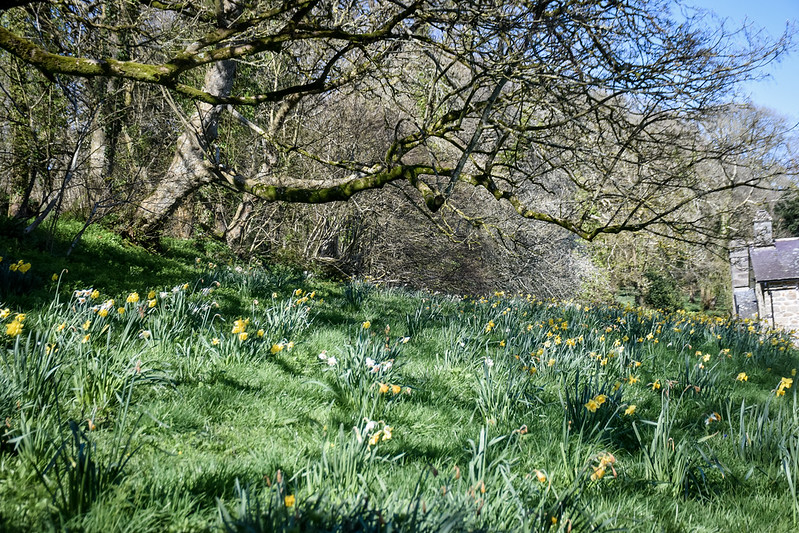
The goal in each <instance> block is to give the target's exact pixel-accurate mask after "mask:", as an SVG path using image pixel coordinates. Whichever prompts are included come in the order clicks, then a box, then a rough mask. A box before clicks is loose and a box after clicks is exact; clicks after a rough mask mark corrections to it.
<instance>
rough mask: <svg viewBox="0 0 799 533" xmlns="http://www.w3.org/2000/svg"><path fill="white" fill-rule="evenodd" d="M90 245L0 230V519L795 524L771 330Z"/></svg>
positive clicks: (88, 527)
mask: <svg viewBox="0 0 799 533" xmlns="http://www.w3.org/2000/svg"><path fill="white" fill-rule="evenodd" d="M85 243H86V245H85V246H84V247H82V248H81V249H79V250H78V251H77V252H76V253H75V254H74V255H73V256H70V258H69V259H66V258H60V259H59V258H57V257H55V256H50V255H48V254H47V253H45V252H43V251H37V247H36V246H29V245H26V247H20V246H19V245H17V244H15V243H14V242H13V241H5V242H4V243H3V246H4V247H5V250H6V252H5V255H4V257H3V260H2V262H0V271H1V272H2V289H3V291H4V296H3V300H4V301H5V302H6V304H5V305H2V306H0V308H2V312H0V316H2V326H3V327H2V329H0V342H2V343H3V345H4V348H3V350H2V352H0V419H1V420H3V421H4V428H3V433H2V437H0V530H3V531H6V530H8V531H30V530H44V529H47V528H48V527H55V528H56V529H69V530H70V531H100V530H102V531H105V532H110V531H167V530H168V531H219V530H228V531H300V530H301V531H397V530H400V531H431V532H432V531H444V530H452V531H462V530H468V531H506V530H513V531H542V530H552V531H557V530H563V531H587V530H611V529H616V528H626V529H629V530H631V531H722V530H739V531H743V530H759V529H762V527H763V524H769V526H768V527H769V529H770V530H773V531H793V530H795V529H796V527H797V511H799V499H797V493H796V482H797V480H798V479H799V419H798V418H797V405H796V401H797V397H796V387H793V379H794V376H795V373H796V368H797V367H799V361H797V353H796V351H795V349H794V347H793V345H792V344H791V341H790V339H789V337H787V336H786V335H785V334H783V333H781V332H778V331H768V330H765V329H763V328H761V327H760V325H758V324H756V323H750V322H738V321H731V320H727V319H723V318H706V317H703V316H701V315H689V314H686V313H684V312H678V313H673V314H663V313H660V312H656V311H645V310H641V309H634V308H622V307H619V306H608V305H600V304H596V305H583V304H578V303H570V302H556V301H547V302H544V301H539V300H537V299H535V298H533V297H531V296H529V295H526V294H517V295H510V294H504V293H501V292H498V293H495V294H490V295H484V296H454V295H444V294H432V293H425V292H417V291H410V290H406V289H402V288H391V287H380V286H375V285H373V284H370V283H369V282H366V281H362V280H360V281H359V280H353V281H351V282H349V283H345V284H340V283H333V282H330V281H326V280H324V279H320V278H318V277H316V276H314V275H308V274H304V273H301V272H296V271H293V270H291V269H289V268H287V267H279V266H266V267H264V266H257V265H251V266H246V265H235V264H233V263H231V264H227V263H226V261H225V258H226V257H232V256H230V255H228V254H226V253H225V251H224V250H223V249H207V248H204V246H205V245H202V244H199V243H196V242H188V241H172V242H169V243H167V244H166V249H165V250H163V251H162V253H163V254H164V255H163V256H158V255H153V254H148V253H147V252H145V251H144V250H142V249H140V248H136V247H132V246H129V245H126V244H125V243H124V242H123V241H121V240H119V239H118V238H116V237H114V236H113V235H111V234H108V233H106V232H103V231H102V230H101V229H99V228H93V229H92V230H91V232H90V233H89V234H87V236H86V237H85ZM41 248H44V246H42V247H41ZM166 256H168V257H169V258H166ZM20 261H21V263H20ZM12 265H16V268H11V266H12ZM26 265H30V266H29V267H28V266H26ZM20 266H23V267H24V268H20ZM54 274H55V279H53V275H54Z"/></svg>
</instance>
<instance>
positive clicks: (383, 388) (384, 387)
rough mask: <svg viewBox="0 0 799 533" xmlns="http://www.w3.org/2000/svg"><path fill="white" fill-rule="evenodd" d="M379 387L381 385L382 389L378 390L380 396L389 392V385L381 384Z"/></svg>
mask: <svg viewBox="0 0 799 533" xmlns="http://www.w3.org/2000/svg"><path fill="white" fill-rule="evenodd" d="M379 385H380V388H379V389H378V392H379V393H380V394H385V393H387V392H388V384H387V383H380V384H379Z"/></svg>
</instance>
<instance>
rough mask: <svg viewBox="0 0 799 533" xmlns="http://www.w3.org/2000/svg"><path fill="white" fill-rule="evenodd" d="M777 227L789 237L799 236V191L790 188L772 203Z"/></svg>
mask: <svg viewBox="0 0 799 533" xmlns="http://www.w3.org/2000/svg"><path fill="white" fill-rule="evenodd" d="M774 214H775V215H777V227H778V228H779V229H780V230H782V231H784V232H785V233H787V234H788V235H787V236H789V237H797V236H799V192H797V191H796V190H791V191H790V192H788V193H786V194H785V195H783V196H782V198H780V199H779V201H778V202H777V203H776V204H775V205H774Z"/></svg>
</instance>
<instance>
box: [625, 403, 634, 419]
mask: <svg viewBox="0 0 799 533" xmlns="http://www.w3.org/2000/svg"><path fill="white" fill-rule="evenodd" d="M633 413H635V405H630V406H628V407H627V409H625V410H624V414H625V415H627V416H631V415H632V414H633Z"/></svg>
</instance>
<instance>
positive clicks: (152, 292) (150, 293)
mask: <svg viewBox="0 0 799 533" xmlns="http://www.w3.org/2000/svg"><path fill="white" fill-rule="evenodd" d="M153 298H155V291H152V290H151V291H150V292H148V293H147V299H148V300H152V299H153Z"/></svg>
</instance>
